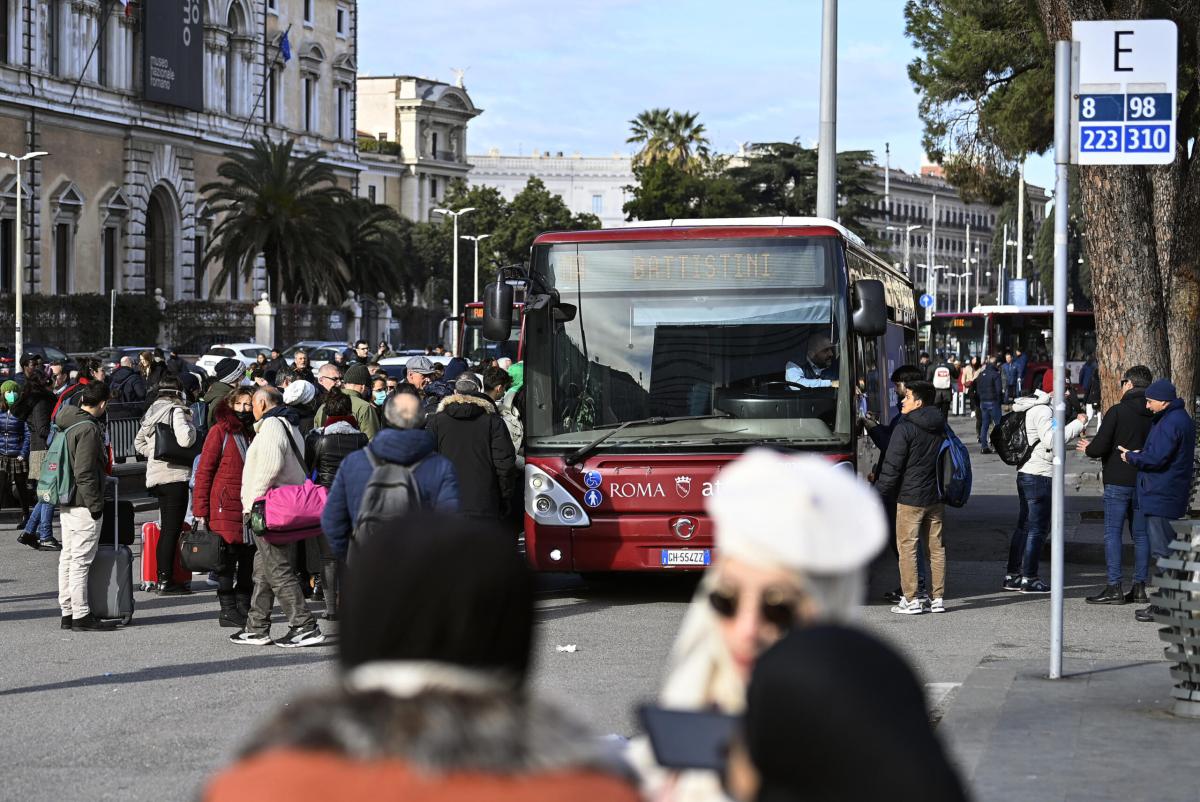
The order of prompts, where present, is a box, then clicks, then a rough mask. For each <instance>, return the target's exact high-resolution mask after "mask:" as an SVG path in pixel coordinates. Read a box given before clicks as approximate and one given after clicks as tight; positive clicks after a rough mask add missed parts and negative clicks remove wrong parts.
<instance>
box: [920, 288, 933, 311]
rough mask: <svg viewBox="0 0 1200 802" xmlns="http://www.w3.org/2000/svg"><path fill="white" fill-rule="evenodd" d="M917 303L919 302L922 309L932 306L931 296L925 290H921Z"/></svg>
mask: <svg viewBox="0 0 1200 802" xmlns="http://www.w3.org/2000/svg"><path fill="white" fill-rule="evenodd" d="M919 303H920V304H921V308H922V309H928V308H929V307H931V306H933V296H932V295H930V294H929V293H927V292H923V293H921V298H920V300H919Z"/></svg>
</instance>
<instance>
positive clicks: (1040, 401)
mask: <svg viewBox="0 0 1200 802" xmlns="http://www.w3.org/2000/svg"><path fill="white" fill-rule="evenodd" d="M1052 399H1053V396H1051V395H1050V393H1047V392H1044V391H1042V390H1034V391H1033V395H1028V396H1022V397H1021V398H1018V399H1017V400H1016V401H1014V402H1013V411H1012V412H1010V413H1009V414H1010V415H1017V416H1019V417H1017V418H1014V419H1013V420H1014V421H1019V422H1020V423H1021V429H1022V431H1023V433H1024V445H1025V448H1024V450H1025V451H1026V452H1027V454H1021V455H1020V456H1019V457H1017V458H1016V464H1017V498H1018V500H1019V501H1020V505H1021V506H1020V511H1019V512H1018V513H1017V526H1016V528H1015V529H1013V534H1012V540H1011V541H1010V542H1009V547H1008V568H1007V570H1006V571H1005V574H1004V584H1003V585H1002V586H1001V587H1002V588H1003V589H1004V590H1011V591H1014V592H1019V593H1049V592H1050V586H1049V585H1047V584H1046V583H1045V582H1043V581H1042V580H1041V579H1040V578H1038V565H1039V563H1040V561H1041V557H1042V546H1043V545H1044V544H1045V542H1046V535H1047V534H1049V532H1050V493H1051V485H1052V484H1053V482H1052V478H1053V476H1054V428H1055V424H1054V410H1052V409H1051V408H1050V402H1051V400H1052ZM1006 417H1007V416H1006ZM1086 420H1087V416H1086V415H1084V414H1083V413H1080V414H1079V415H1078V416H1077V417H1076V418H1075V419H1074V420H1072V421H1070V422H1069V423H1067V425H1066V428H1065V429H1064V432H1063V441H1064V442H1067V443H1069V442H1071V441H1072V440H1074V439H1075V438H1076V437H1077V436H1078V435H1079V433H1080V432H1082V431H1083V425H1084V422H1085V421H1086ZM1001 428H1003V425H1002V426H1001ZM1003 456H1005V455H1002V457H1003ZM1009 458H1010V459H1011V458H1012V457H1011V455H1010V456H1009ZM1008 461H1009V460H1008V459H1006V460H1005V462H1008ZM1010 464H1012V463H1010Z"/></svg>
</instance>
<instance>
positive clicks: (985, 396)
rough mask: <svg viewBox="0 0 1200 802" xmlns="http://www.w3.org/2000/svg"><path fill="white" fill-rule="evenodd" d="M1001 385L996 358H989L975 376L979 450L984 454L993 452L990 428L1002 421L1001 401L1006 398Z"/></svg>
mask: <svg viewBox="0 0 1200 802" xmlns="http://www.w3.org/2000/svg"><path fill="white" fill-rule="evenodd" d="M1000 385H1001V381H1000V371H999V370H998V369H997V368H996V359H995V358H989V359H987V360H986V361H985V362H984V363H983V370H982V371H980V372H979V375H978V376H976V377H975V383H974V387H975V393H976V394H977V395H978V397H979V419H980V425H979V450H980V451H981V452H983V453H984V454H991V453H992V449H991V447H990V446H989V445H988V430H989V429H990V428H991V427H992V425H993V424H997V423H999V422H1000V414H1001V413H1000V402H1001V401H1003V400H1004V394H1003V391H1002V390H1001V389H1000Z"/></svg>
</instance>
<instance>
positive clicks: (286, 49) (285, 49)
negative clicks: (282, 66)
mask: <svg viewBox="0 0 1200 802" xmlns="http://www.w3.org/2000/svg"><path fill="white" fill-rule="evenodd" d="M279 52H280V54H282V55H283V60H284V62H285V63H286V62H288V61H291V60H292V44H291V42H289V41H288V35H287V31H284V32H283V38H282V39H280V40H279Z"/></svg>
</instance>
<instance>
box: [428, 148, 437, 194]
mask: <svg viewBox="0 0 1200 802" xmlns="http://www.w3.org/2000/svg"><path fill="white" fill-rule="evenodd" d="M435 136H436V134H435ZM429 197H431V198H433V199H434V200H437V179H436V178H431V179H429Z"/></svg>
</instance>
